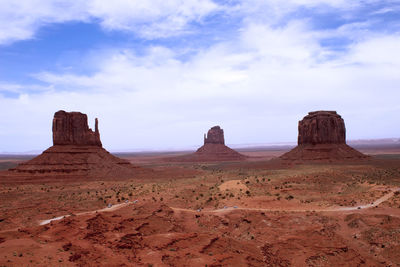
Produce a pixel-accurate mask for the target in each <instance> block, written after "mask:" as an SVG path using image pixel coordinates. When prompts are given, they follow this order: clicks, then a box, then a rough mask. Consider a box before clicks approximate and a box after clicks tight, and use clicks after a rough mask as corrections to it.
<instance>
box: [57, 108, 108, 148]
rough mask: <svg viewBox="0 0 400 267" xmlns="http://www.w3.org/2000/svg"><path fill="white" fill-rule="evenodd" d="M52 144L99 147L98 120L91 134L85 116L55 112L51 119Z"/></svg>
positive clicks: (61, 111) (78, 113)
mask: <svg viewBox="0 0 400 267" xmlns="http://www.w3.org/2000/svg"><path fill="white" fill-rule="evenodd" d="M53 144H54V145H84V146H99V147H101V146H102V144H101V141H100V133H99V129H98V120H97V119H96V121H95V131H94V132H93V131H92V129H90V128H89V126H88V119H87V115H86V114H83V113H80V112H65V111H63V110H60V111H57V112H56V113H55V114H54V118H53Z"/></svg>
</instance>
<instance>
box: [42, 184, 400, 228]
mask: <svg viewBox="0 0 400 267" xmlns="http://www.w3.org/2000/svg"><path fill="white" fill-rule="evenodd" d="M397 191H400V188H397V189H396V190H392V191H391V192H389V193H387V194H386V195H384V196H383V197H381V198H379V199H377V200H375V201H374V202H372V203H371V204H366V205H361V206H357V207H332V208H326V209H315V208H313V209H311V208H310V209H279V208H275V209H263V208H241V207H227V208H224V209H217V210H201V211H198V210H191V209H184V208H175V207H170V208H171V209H173V210H175V211H184V212H193V213H197V212H202V213H211V214H212V213H217V214H218V213H226V212H231V211H233V210H249V211H263V212H274V211H288V212H310V211H316V212H323V211H330V212H333V211H352V210H359V209H369V208H372V207H375V206H378V205H380V204H381V203H383V202H385V201H386V200H388V199H390V198H391V197H392V196H393V195H394V194H395V192H397ZM131 204H133V202H129V203H121V204H117V205H113V206H112V207H110V208H108V207H107V208H103V209H99V210H95V211H86V212H80V213H77V214H75V215H78V216H79V215H89V214H95V213H100V212H109V211H114V210H118V209H120V208H123V207H126V206H129V205H131ZM69 216H71V215H64V216H59V217H55V218H52V219H48V220H43V221H40V222H39V225H45V224H49V223H50V222H52V221H58V220H61V219H63V218H66V217H69Z"/></svg>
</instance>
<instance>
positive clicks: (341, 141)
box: [281, 111, 367, 160]
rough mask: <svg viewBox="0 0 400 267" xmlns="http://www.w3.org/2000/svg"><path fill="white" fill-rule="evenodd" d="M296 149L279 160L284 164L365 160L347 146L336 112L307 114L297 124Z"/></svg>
mask: <svg viewBox="0 0 400 267" xmlns="http://www.w3.org/2000/svg"><path fill="white" fill-rule="evenodd" d="M297 143H298V145H297V147H295V148H294V149H292V150H291V151H289V152H288V153H285V154H284V155H282V156H281V158H282V159H284V160H345V159H365V158H367V156H366V155H364V154H362V153H361V152H359V151H357V150H355V149H353V148H352V147H350V146H348V145H347V144H346V128H345V124H344V120H343V118H342V117H341V116H340V115H339V114H337V113H336V111H314V112H309V113H308V115H307V116H305V117H304V118H303V120H301V121H299V136H298V142H297Z"/></svg>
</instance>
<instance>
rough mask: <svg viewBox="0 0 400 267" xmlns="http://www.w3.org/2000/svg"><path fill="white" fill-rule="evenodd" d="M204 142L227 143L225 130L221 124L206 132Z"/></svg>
mask: <svg viewBox="0 0 400 267" xmlns="http://www.w3.org/2000/svg"><path fill="white" fill-rule="evenodd" d="M204 144H222V145H225V138H224V130H222V129H221V127H219V126H214V127H212V128H211V129H210V130H208V132H207V136H206V134H204Z"/></svg>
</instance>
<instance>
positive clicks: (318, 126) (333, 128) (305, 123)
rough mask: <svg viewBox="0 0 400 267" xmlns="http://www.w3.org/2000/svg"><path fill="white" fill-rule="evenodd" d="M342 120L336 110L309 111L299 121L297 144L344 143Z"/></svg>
mask: <svg viewBox="0 0 400 267" xmlns="http://www.w3.org/2000/svg"><path fill="white" fill-rule="evenodd" d="M345 143H346V128H345V126H344V120H343V119H342V117H341V116H340V115H338V114H337V113H336V111H314V112H309V113H308V115H307V116H305V117H304V119H303V120H301V121H299V138H298V144H299V145H303V144H312V145H316V144H345Z"/></svg>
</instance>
